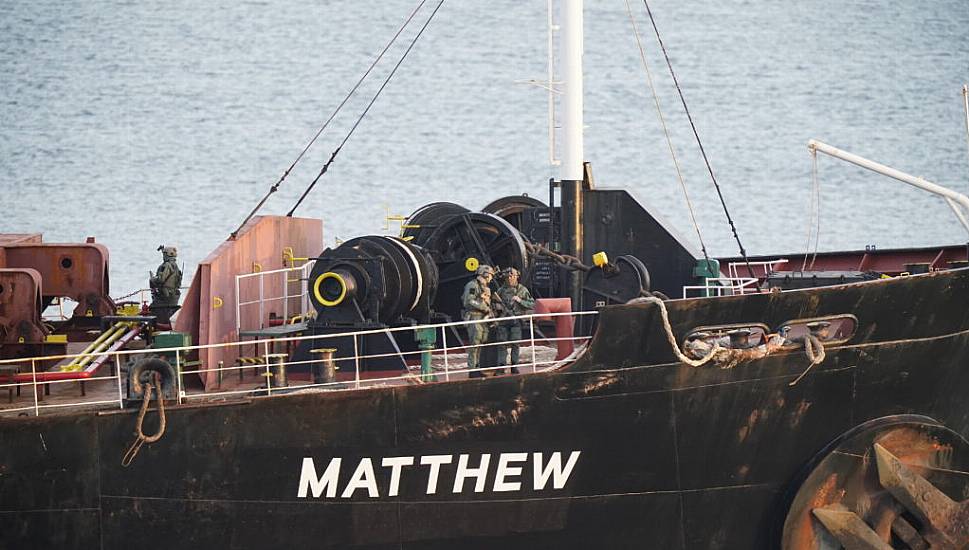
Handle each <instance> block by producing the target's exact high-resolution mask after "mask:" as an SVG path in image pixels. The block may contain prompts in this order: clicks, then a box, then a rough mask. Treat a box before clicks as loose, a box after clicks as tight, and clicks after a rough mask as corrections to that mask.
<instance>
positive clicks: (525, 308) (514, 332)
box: [495, 282, 535, 373]
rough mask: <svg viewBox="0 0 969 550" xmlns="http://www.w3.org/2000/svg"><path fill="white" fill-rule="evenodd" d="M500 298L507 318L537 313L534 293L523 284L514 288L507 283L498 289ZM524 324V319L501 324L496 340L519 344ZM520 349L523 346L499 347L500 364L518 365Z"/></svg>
mask: <svg viewBox="0 0 969 550" xmlns="http://www.w3.org/2000/svg"><path fill="white" fill-rule="evenodd" d="M498 296H499V297H500V298H501V303H502V304H503V306H504V309H505V313H504V314H505V315H506V316H509V317H512V316H516V315H528V314H529V313H532V312H534V311H535V309H534V308H535V299H534V298H532V293H531V292H529V291H528V289H527V288H525V285H523V284H520V283H519V284H516V285H514V286H512V285H510V284H508V283H507V282H506V283H505V284H503V285H501V288H499V289H498ZM515 298H518V301H515ZM522 324H523V321H522V319H515V320H512V321H501V322H499V323H498V329H497V331H496V332H497V334H496V335H495V337H496V340H497V341H498V342H517V341H518V340H521V339H522ZM520 347H521V345H520V344H517V343H515V344H506V345H503V346H498V364H499V365H517V364H518V351H519V348H520ZM509 348H511V359H510V360H509V359H508V349H509ZM511 372H513V373H517V372H518V368H517V367H512V369H511Z"/></svg>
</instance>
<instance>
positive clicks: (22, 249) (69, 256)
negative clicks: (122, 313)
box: [0, 240, 115, 317]
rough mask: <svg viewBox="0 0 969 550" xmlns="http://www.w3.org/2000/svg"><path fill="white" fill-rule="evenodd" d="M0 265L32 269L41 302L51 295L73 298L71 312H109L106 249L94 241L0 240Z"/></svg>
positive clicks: (111, 304)
mask: <svg viewBox="0 0 969 550" xmlns="http://www.w3.org/2000/svg"><path fill="white" fill-rule="evenodd" d="M0 247H2V253H0V267H2V268H19V269H34V270H36V271H37V272H38V273H39V274H40V277H41V280H42V281H43V289H42V290H43V297H44V302H45V304H47V303H49V302H50V300H51V299H53V298H55V297H68V298H71V299H72V300H74V301H76V302H77V303H78V304H77V307H76V308H75V309H74V315H75V316H87V317H100V316H103V315H113V314H114V312H115V305H114V302H113V301H112V300H111V298H110V296H109V295H108V291H109V285H108V249H107V247H105V246H104V245H101V244H97V243H72V244H53V243H40V242H23V240H21V241H19V242H15V243H3V242H0Z"/></svg>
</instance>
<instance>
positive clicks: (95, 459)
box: [0, 270, 969, 550]
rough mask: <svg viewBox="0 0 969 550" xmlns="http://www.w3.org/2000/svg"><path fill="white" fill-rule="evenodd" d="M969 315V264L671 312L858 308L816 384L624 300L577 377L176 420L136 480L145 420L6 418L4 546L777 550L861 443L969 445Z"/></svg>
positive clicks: (574, 368)
mask: <svg viewBox="0 0 969 550" xmlns="http://www.w3.org/2000/svg"><path fill="white" fill-rule="evenodd" d="M966 304H969V270H955V271H949V272H938V273H933V274H930V275H924V276H917V277H906V278H896V279H892V280H884V281H876V282H870V283H862V284H854V285H845V286H841V287H828V288H818V289H811V290H805V291H797V292H784V293H774V294H756V295H746V296H734V297H726V298H717V299H698V300H681V301H670V302H667V308H668V310H669V317H670V322H671V326H672V329H673V332H674V334H675V335H676V336H677V338H678V339H679V340H680V341H682V339H683V337H684V336H685V335H686V334H688V333H689V332H690V331H693V330H694V329H696V328H698V327H704V326H711V325H722V326H727V325H734V324H755V323H757V324H761V323H762V324H763V325H766V326H767V327H770V328H771V329H776V328H778V327H781V326H783V325H785V324H788V323H790V322H791V321H792V320H797V319H812V318H819V317H825V316H832V315H843V314H851V315H853V316H854V317H855V318H856V319H857V326H856V329H855V331H854V335H853V336H852V337H851V338H850V339H849V340H848V341H845V342H843V343H839V344H834V345H829V346H827V347H826V350H825V352H826V358H825V360H824V361H823V362H822V363H821V364H819V365H817V366H815V367H814V368H813V369H812V370H811V371H810V372H808V373H807V374H806V375H805V376H804V377H803V378H802V379H801V380H800V381H798V382H797V384H795V385H793V386H791V385H790V383H791V382H792V381H794V380H795V379H797V377H798V376H799V375H801V374H802V372H803V371H804V370H805V368H806V367H807V366H808V364H809V361H808V359H807V358H806V357H805V354H804V351H803V350H789V351H785V352H781V353H776V354H771V355H769V356H767V357H765V358H763V359H759V360H754V361H751V362H749V363H745V364H741V365H739V366H736V367H734V368H732V369H719V368H716V367H715V366H712V365H708V366H704V367H699V368H694V367H689V366H686V365H684V364H682V363H679V362H678V361H677V360H676V359H675V358H674V356H673V353H672V350H671V347H670V345H669V343H668V342H667V340H666V336H665V333H664V330H663V326H662V321H661V317H660V314H659V309H658V308H657V307H656V305H655V304H638V305H637V304H631V305H625V306H613V307H608V308H605V309H604V310H603V311H602V312H601V314H600V317H599V320H598V327H597V330H596V332H595V335H594V339H593V341H592V343H591V344H590V347H589V349H588V350H587V351H586V352H585V353H584V354H583V355H582V356H581V357H579V359H578V360H576V361H575V362H573V363H572V364H569V365H567V366H565V367H563V368H560V369H558V370H555V371H551V372H541V373H535V374H523V375H521V376H506V377H497V378H487V379H476V380H465V381H456V382H449V383H436V384H425V385H419V386H395V387H386V388H369V389H364V390H360V391H343V392H325V393H322V392H321V393H312V394H298V395H286V396H273V397H268V398H255V399H251V400H245V401H238V402H229V403H225V404H207V405H201V406H178V407H173V408H170V409H169V410H168V411H167V417H168V427H167V431H166V434H165V436H164V438H163V439H162V440H161V441H159V442H157V443H155V444H152V445H147V446H145V447H144V448H143V449H142V450H141V452H140V454H139V455H138V456H137V457H136V459H135V460H134V461H133V463H132V464H131V465H130V466H129V467H127V468H124V467H122V466H121V457H122V455H123V454H124V452H125V450H126V448H127V446H128V445H129V444H130V441H131V438H132V435H131V433H132V428H133V426H134V423H135V417H136V414H137V411H117V412H101V413H75V414H64V415H52V416H43V417H38V418H4V419H0V533H2V535H0V547H2V548H9V549H26V548H47V549H52V548H85V549H88V548H91V549H93V548H100V549H122V548H124V549H127V548H140V549H146V550H147V549H152V548H159V549H161V548H164V549H168V548H180V549H195V548H198V549H202V548H206V549H207V548H260V549H262V548H311V547H312V548H348V547H352V548H375V549H376V548H388V549H389V548H395V549H397V548H408V549H418V548H420V549H430V548H455V547H459V545H460V547H461V548H464V549H470V548H507V549H511V548H527V549H535V548H557V549H564V548H675V549H700V548H703V549H709V548H725V549H726V548H730V549H739V548H776V547H778V546H779V545H780V542H779V541H780V537H781V533H780V531H781V528H782V526H783V524H784V520H785V516H786V515H787V513H788V509H789V507H790V503H791V500H792V499H793V495H794V494H795V493H796V491H797V490H798V488H799V485H800V484H801V483H802V482H803V480H804V476H805V472H806V471H809V470H810V468H811V466H812V464H814V463H815V462H816V461H817V460H818V456H819V454H820V453H822V451H823V450H824V449H825V448H826V447H828V446H830V445H831V443H832V442H835V441H837V440H838V439H839V438H841V437H843V436H844V434H846V433H849V432H851V431H852V430H853V429H855V428H857V427H858V426H864V425H866V423H871V422H872V421H875V422H877V421H878V419H885V418H891V417H897V415H920V416H919V418H924V421H925V422H926V423H933V422H935V423H938V424H939V425H941V426H944V427H946V428H947V429H949V430H951V431H952V432H954V433H955V434H957V436H961V437H966V436H969V407H967V406H966V402H965V396H966V395H967V393H969V311H967V308H966V307H965V306H966ZM903 418H915V417H914V416H906V417H903ZM152 429H153V426H151V425H150V422H149V423H146V432H147V431H151V430H152ZM428 457H431V458H428ZM435 457H436V458H435ZM485 457H487V458H485ZM334 459H340V460H339V461H334ZM434 463H437V464H438V466H437V467H434V466H432V464H434ZM334 464H336V466H334ZM395 465H396V466H395ZM308 466H309V468H308ZM331 466H332V467H333V469H332V470H330V469H329V468H330V467H331ZM394 478H396V480H395V479H394ZM434 478H436V479H434Z"/></svg>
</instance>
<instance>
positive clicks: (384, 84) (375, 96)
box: [286, 0, 445, 217]
mask: <svg viewBox="0 0 969 550" xmlns="http://www.w3.org/2000/svg"><path fill="white" fill-rule="evenodd" d="M444 2H445V0H440V1H439V2H438V3H437V6H435V7H434V11H432V12H431V15H430V17H428V18H427V21H424V24H423V25H422V26H421V29H420V30H419V31H417V34H416V35H415V36H414V38H413V40H411V42H410V44H409V45H408V46H407V49H406V50H404V53H403V54H402V55H401V56H400V59H398V60H397V64H396V65H394V68H393V69H392V70H391V71H390V74H388V75H387V78H385V79H384V82H383V84H381V85H380V88H378V89H377V93H375V94H374V96H373V97H372V98H371V99H370V103H368V104H367V108H366V109H364V110H363V112H362V113H360V116H359V117H358V118H357V121H356V122H354V123H353V126H352V127H350V131H349V132H347V135H346V136H344V138H343V141H341V142H340V145H338V146H337V147H336V149H334V150H333V153H331V154H330V158H329V160H327V161H326V164H324V165H323V168H322V169H321V170H320V173H319V174H317V175H316V177H315V178H313V181H312V182H310V184H309V186H307V188H306V190H305V191H303V194H302V195H301V196H300V198H299V200H297V201H296V204H294V205H293V208H291V209H290V210H289V212H288V213H287V214H286V215H287V216H290V217H292V215H293V212H295V211H296V209H297V208H299V205H300V204H302V203H303V199H305V198H306V196H307V195H309V193H310V191H312V190H313V187H315V186H316V182H318V181H320V178H322V177H323V174H325V173H326V171H327V170H328V169H329V168H330V165H331V164H333V161H334V159H336V156H337V154H338V153H339V152H340V149H342V148H343V146H344V145H346V143H347V141H348V140H349V139H350V136H352V135H353V132H355V131H356V129H357V126H359V125H360V123H361V122H363V119H364V118H365V117H366V116H367V113H369V112H370V108H371V107H373V104H374V103H376V101H377V98H378V97H380V94H381V93H382V92H383V91H384V88H386V87H387V84H389V83H390V79H391V78H393V77H394V75H395V74H396V73H397V69H399V68H400V66H401V64H402V63H403V62H404V60H405V59H407V55H408V54H410V52H411V50H412V49H413V48H414V45H415V44H417V41H418V40H419V39H420V37H421V35H423V34H424V30H425V29H427V26H428V25H430V24H431V21H432V20H433V19H434V16H435V15H437V12H438V10H440V9H441V6H442V5H444Z"/></svg>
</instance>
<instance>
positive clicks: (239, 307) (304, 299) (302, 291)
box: [235, 259, 316, 334]
mask: <svg viewBox="0 0 969 550" xmlns="http://www.w3.org/2000/svg"><path fill="white" fill-rule="evenodd" d="M315 263H316V260H315V259H314V260H310V261H308V262H306V263H304V264H303V265H301V266H298V267H285V268H282V269H274V270H271V271H257V272H255V273H245V274H242V275H236V280H235V283H236V288H235V292H236V294H235V298H236V334H239V333H240V332H241V331H242V330H243V328H244V327H243V326H242V312H243V309H244V308H246V309H248V308H254V307H258V308H259V326H257V327H245V328H246V329H250V328H252V329H261V328H265V323H266V306H267V304H274V303H275V302H280V301H281V302H282V304H281V306H280V307H281V308H282V319H283V322H286V321H287V320H289V318H290V314H292V315H293V316H294V317H296V316H298V317H300V318H305V316H306V313H307V312H308V311H310V309H311V305H310V298H309V285H308V284H307V281H308V280H309V273H310V271H311V270H312V269H313V265H314V264H315ZM267 276H269V277H277V278H279V279H281V283H282V284H281V287H282V289H283V292H282V295H280V296H267V295H266V277H267ZM294 276H295V277H296V278H295V279H294V278H293V277H294ZM250 279H256V280H257V283H258V286H257V287H256V288H257V294H258V296H257V297H255V298H254V299H249V296H246V295H245V294H246V293H245V292H243V290H242V287H243V284H244V282H245V281H247V280H250ZM292 283H299V292H297V293H296V294H290V293H289V289H290V285H291V284H292ZM292 298H299V306H298V308H297V309H295V310H293V311H290V299H292Z"/></svg>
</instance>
